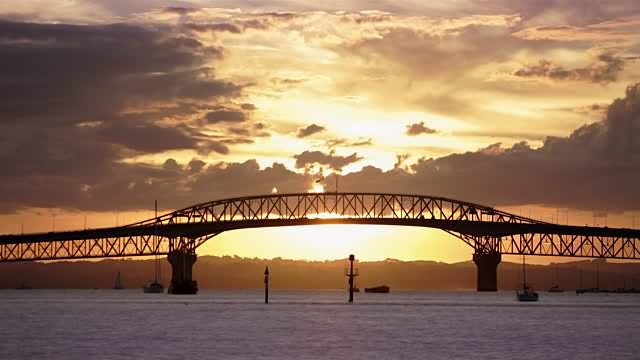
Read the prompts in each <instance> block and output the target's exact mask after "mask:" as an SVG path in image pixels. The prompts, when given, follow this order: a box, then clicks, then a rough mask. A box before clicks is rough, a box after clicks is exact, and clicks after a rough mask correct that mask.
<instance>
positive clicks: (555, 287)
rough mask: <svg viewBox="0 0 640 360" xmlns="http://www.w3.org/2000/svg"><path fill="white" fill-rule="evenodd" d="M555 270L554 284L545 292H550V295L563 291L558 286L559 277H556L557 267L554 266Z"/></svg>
mask: <svg viewBox="0 0 640 360" xmlns="http://www.w3.org/2000/svg"><path fill="white" fill-rule="evenodd" d="M555 269H556V284H555V285H553V286H552V287H550V288H549V290H547V291H548V292H550V293H561V292H564V290H563V289H562V288H561V287H560V285H558V283H559V282H558V279H559V276H558V265H556V268H555Z"/></svg>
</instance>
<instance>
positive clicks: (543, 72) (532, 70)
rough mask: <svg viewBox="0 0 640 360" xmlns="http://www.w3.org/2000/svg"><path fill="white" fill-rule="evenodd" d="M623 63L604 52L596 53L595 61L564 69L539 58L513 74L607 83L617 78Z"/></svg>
mask: <svg viewBox="0 0 640 360" xmlns="http://www.w3.org/2000/svg"><path fill="white" fill-rule="evenodd" d="M624 65H625V59H624V58H622V57H619V56H617V55H615V54H611V53H605V54H600V55H598V57H597V61H596V62H595V63H593V64H591V65H590V66H588V67H585V68H577V69H566V68H564V67H562V66H560V65H557V64H554V63H552V62H551V61H549V60H540V62H539V63H538V64H536V65H528V66H525V67H524V68H522V69H520V70H517V71H516V72H515V73H514V75H516V76H520V77H544V78H549V79H553V80H574V81H590V82H593V83H600V84H607V83H610V82H614V81H616V80H617V78H618V74H619V73H620V72H622V70H624Z"/></svg>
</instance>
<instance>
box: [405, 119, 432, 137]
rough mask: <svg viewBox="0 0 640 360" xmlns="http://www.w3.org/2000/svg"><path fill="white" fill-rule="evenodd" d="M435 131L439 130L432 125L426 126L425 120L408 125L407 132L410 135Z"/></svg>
mask: <svg viewBox="0 0 640 360" xmlns="http://www.w3.org/2000/svg"><path fill="white" fill-rule="evenodd" d="M435 133H437V131H436V130H434V129H432V128H430V127H427V126H425V125H424V121H421V122H419V123H415V124H411V125H407V131H406V134H407V135H409V136H417V135H421V134H435Z"/></svg>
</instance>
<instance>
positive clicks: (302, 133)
mask: <svg viewBox="0 0 640 360" xmlns="http://www.w3.org/2000/svg"><path fill="white" fill-rule="evenodd" d="M325 130H326V128H325V127H324V126H320V125H316V124H311V125H309V126H306V127H303V128H299V129H298V134H297V136H298V137H299V138H305V137H307V136H311V135H313V134H317V133H319V132H323V131H325Z"/></svg>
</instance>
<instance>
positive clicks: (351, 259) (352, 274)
mask: <svg viewBox="0 0 640 360" xmlns="http://www.w3.org/2000/svg"><path fill="white" fill-rule="evenodd" d="M355 260H356V257H355V255H353V254H351V255H349V270H347V276H348V277H349V303H352V302H353V285H354V281H353V280H354V277H356V276H358V274H357V271H355V272H354V269H353V262H354V261H355Z"/></svg>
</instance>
